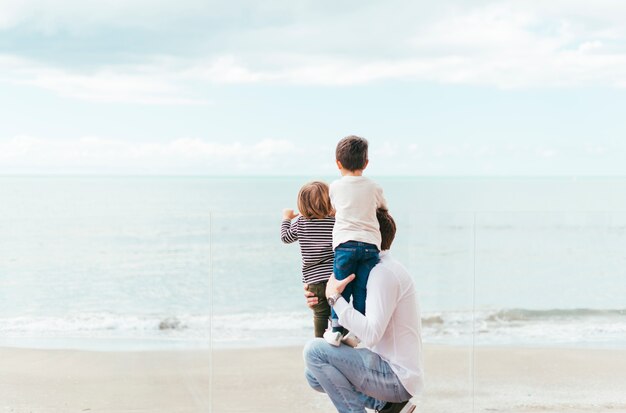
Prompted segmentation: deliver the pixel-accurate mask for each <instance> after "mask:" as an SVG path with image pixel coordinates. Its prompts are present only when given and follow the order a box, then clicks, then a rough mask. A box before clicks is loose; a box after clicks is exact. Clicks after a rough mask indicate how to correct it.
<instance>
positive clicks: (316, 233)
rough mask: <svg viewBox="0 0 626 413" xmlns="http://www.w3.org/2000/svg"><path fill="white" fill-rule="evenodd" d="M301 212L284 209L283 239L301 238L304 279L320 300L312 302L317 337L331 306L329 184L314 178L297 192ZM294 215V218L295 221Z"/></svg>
mask: <svg viewBox="0 0 626 413" xmlns="http://www.w3.org/2000/svg"><path fill="white" fill-rule="evenodd" d="M298 210H299V212H300V213H299V214H297V213H295V212H294V211H293V210H292V209H284V210H283V221H282V223H281V227H280V239H281V240H282V241H283V242H284V243H285V244H291V243H292V242H295V241H299V243H300V252H301V254H302V282H303V283H304V284H306V285H307V290H309V291H311V292H313V293H314V294H315V295H316V296H317V298H318V303H317V304H316V305H315V306H313V308H312V309H313V326H314V329H315V337H323V335H324V330H325V329H326V327H327V326H328V319H329V317H330V306H329V305H328V302H327V301H326V281H328V278H329V277H330V274H331V273H332V272H333V259H334V253H333V226H334V225H335V217H334V211H333V209H332V206H331V204H330V196H329V192H328V185H327V184H326V183H324V182H320V181H314V182H309V183H308V184H305V185H304V186H303V187H302V188H301V189H300V192H299V193H298ZM294 218H295V221H292V220H293V219H294Z"/></svg>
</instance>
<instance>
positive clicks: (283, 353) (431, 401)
mask: <svg viewBox="0 0 626 413" xmlns="http://www.w3.org/2000/svg"><path fill="white" fill-rule="evenodd" d="M0 358H1V359H2V363H1V364H0V411H2V412H16V413H17V412H19V413H21V412H29V413H30V412H33V413H38V412H41V413H53V412H54V413H57V412H58V413H61V412H64V413H73V412H154V413H161V412H163V413H165V412H172V413H175V412H180V413H191V412H194V413H197V412H216V413H227V412H284V413H291V412H302V413H309V412H310V413H313V412H329V413H330V412H334V411H335V410H334V409H333V407H332V405H331V403H330V402H329V400H328V398H327V397H326V396H325V395H323V394H319V393H316V392H314V391H312V390H311V389H309V388H308V386H307V384H306V382H305V381H304V378H303V376H302V369H303V362H302V357H301V348H299V347H289V348H269V349H236V350H215V351H213V353H212V354H211V353H210V352H208V351H170V352H88V351H74V350H30V349H9V348H5V349H0ZM425 364H426V374H427V376H426V380H427V388H426V390H425V392H424V393H423V394H422V395H421V396H419V397H416V398H415V401H416V402H417V404H418V405H419V411H420V412H430V413H432V412H441V413H443V412H472V411H476V412H498V411H501V412H626V390H625V389H626V351H625V350H608V349H607V350H590V349H545V348H501V347H499V348H485V347H480V348H477V349H476V352H475V353H474V354H473V353H472V351H471V349H469V348H463V347H445V346H426V348H425ZM472 366H474V367H475V368H474V370H473V372H472ZM472 394H474V395H475V397H474V398H472Z"/></svg>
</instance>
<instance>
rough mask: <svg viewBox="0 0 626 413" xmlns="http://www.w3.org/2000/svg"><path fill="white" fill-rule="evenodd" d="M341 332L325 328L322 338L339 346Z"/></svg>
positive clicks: (341, 336)
mask: <svg viewBox="0 0 626 413" xmlns="http://www.w3.org/2000/svg"><path fill="white" fill-rule="evenodd" d="M342 338H343V334H342V333H341V331H333V330H326V331H325V332H324V340H326V342H327V343H328V344H330V345H332V346H335V347H339V345H340V344H341V339H342Z"/></svg>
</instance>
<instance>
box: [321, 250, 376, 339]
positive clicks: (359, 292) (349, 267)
mask: <svg viewBox="0 0 626 413" xmlns="http://www.w3.org/2000/svg"><path fill="white" fill-rule="evenodd" d="M378 261H379V258H378V248H377V247H376V245H373V244H368V243H366V242H360V241H348V242H344V243H343V244H339V245H338V246H337V248H335V261H334V264H333V273H334V274H335V278H336V279H338V280H343V279H344V278H346V277H348V276H349V275H350V274H355V275H356V278H355V279H354V280H352V282H350V283H349V284H348V285H346V288H345V289H344V290H343V292H342V293H341V295H342V296H343V298H345V299H346V301H350V297H352V306H353V307H354V309H355V310H357V311H358V312H360V313H361V314H365V299H366V297H367V279H368V278H369V275H370V271H372V268H374V267H375V266H376V264H378ZM331 318H332V325H333V327H337V326H339V323H338V322H337V314H336V313H335V311H334V310H332V309H331Z"/></svg>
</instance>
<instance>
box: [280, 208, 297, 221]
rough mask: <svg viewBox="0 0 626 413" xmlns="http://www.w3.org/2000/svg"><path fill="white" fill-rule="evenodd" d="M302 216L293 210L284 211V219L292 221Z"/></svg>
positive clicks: (286, 209)
mask: <svg viewBox="0 0 626 413" xmlns="http://www.w3.org/2000/svg"><path fill="white" fill-rule="evenodd" d="M298 215H300V214H297V213H295V212H294V211H293V209H288V208H285V209H283V219H288V220H292V219H294V218H295V217H297V216H298Z"/></svg>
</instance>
